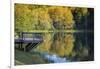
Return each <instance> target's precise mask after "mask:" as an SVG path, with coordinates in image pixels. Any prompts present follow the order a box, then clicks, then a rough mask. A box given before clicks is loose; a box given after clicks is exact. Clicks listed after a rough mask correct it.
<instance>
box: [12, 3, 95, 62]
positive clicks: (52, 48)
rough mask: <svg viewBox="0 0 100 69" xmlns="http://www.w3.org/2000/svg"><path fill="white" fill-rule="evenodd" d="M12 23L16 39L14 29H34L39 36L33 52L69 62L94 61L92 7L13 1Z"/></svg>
mask: <svg viewBox="0 0 100 69" xmlns="http://www.w3.org/2000/svg"><path fill="white" fill-rule="evenodd" d="M14 22H15V24H14V25H15V29H14V30H15V33H14V37H15V38H20V36H19V33H18V32H34V33H35V32H38V34H40V35H41V36H42V37H43V42H42V43H41V44H39V45H38V47H36V48H35V49H34V51H36V52H39V53H41V52H42V53H49V54H56V55H57V56H60V57H65V58H68V59H69V60H71V61H92V60H94V9H93V8H86V7H69V6H53V5H33V4H17V3H16V4H15V6H14ZM15 54H16V52H15ZM17 56H18V55H17ZM17 56H16V57H17ZM33 62H34V61H33Z"/></svg>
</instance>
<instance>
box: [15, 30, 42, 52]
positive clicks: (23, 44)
mask: <svg viewBox="0 0 100 69" xmlns="http://www.w3.org/2000/svg"><path fill="white" fill-rule="evenodd" d="M29 34H31V35H32V37H31V38H29V37H28V38H26V37H25V35H29ZM41 42H43V38H42V36H40V35H38V34H35V33H33V32H21V33H20V37H19V38H15V46H16V44H17V47H16V48H18V49H20V50H23V51H25V52H26V51H31V50H32V49H33V48H35V47H37V45H38V44H40V43H41Z"/></svg>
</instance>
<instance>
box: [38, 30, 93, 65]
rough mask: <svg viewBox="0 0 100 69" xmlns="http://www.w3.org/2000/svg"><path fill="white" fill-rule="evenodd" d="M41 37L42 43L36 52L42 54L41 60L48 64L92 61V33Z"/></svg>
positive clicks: (49, 34)
mask: <svg viewBox="0 0 100 69" xmlns="http://www.w3.org/2000/svg"><path fill="white" fill-rule="evenodd" d="M42 36H43V40H44V41H43V43H41V44H40V45H39V46H38V48H37V49H36V50H37V51H38V52H44V55H42V56H43V57H42V58H44V59H46V60H48V61H49V62H53V63H65V62H72V61H93V60H94V33H93V32H74V33H73V32H72V33H71V32H69V33H68V32H57V33H45V34H42ZM45 53H46V54H45ZM42 54H43V53H42Z"/></svg>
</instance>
